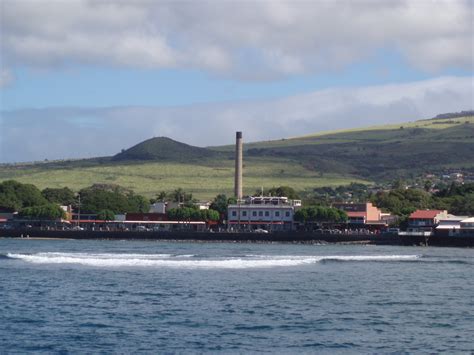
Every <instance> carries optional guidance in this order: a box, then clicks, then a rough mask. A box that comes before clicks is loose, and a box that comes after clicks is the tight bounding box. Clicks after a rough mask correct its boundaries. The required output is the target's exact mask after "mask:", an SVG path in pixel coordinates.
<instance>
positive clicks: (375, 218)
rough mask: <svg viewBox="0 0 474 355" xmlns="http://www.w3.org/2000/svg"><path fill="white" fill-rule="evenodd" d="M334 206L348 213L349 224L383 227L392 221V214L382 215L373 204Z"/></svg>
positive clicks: (342, 204) (335, 204) (337, 204)
mask: <svg viewBox="0 0 474 355" xmlns="http://www.w3.org/2000/svg"><path fill="white" fill-rule="evenodd" d="M332 206H333V207H334V208H337V209H340V210H342V211H344V212H346V214H347V223H348V224H353V225H361V226H362V225H363V226H369V225H372V226H381V227H383V226H387V225H388V221H391V218H390V217H391V216H390V214H388V213H382V211H381V210H380V209H378V208H377V207H376V206H374V205H373V204H372V203H371V202H366V203H334V204H333V205H332Z"/></svg>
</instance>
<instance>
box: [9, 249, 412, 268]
mask: <svg viewBox="0 0 474 355" xmlns="http://www.w3.org/2000/svg"><path fill="white" fill-rule="evenodd" d="M7 256H8V257H9V258H13V259H20V260H23V261H26V262H30V263H35V264H79V265H86V266H93V267H155V268H185V269H248V268H271V267H285V266H286V267H289V266H298V265H305V264H315V263H318V262H324V261H336V262H337V261H342V262H348V261H357V262H361V261H392V262H394V261H412V260H417V259H418V258H420V256H419V255H326V256H294V255H291V256H290V255H244V256H238V257H220V258H212V257H205V258H199V257H198V256H196V255H172V254H120V253H101V254H95V253H90V254H89V253H58V252H54V253H36V254H15V253H9V254H7Z"/></svg>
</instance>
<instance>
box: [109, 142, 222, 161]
mask: <svg viewBox="0 0 474 355" xmlns="http://www.w3.org/2000/svg"><path fill="white" fill-rule="evenodd" d="M217 155H218V153H217V152H215V151H212V150H209V149H206V148H199V147H194V146H191V145H188V144H185V143H181V142H177V141H175V140H172V139H170V138H167V137H157V138H151V139H148V140H146V141H144V142H141V143H139V144H137V145H135V146H133V147H131V148H129V149H127V150H124V151H122V152H120V153H119V154H117V155H115V156H114V157H112V161H117V162H120V161H140V160H157V161H188V162H189V161H192V160H197V159H205V158H210V157H215V156H217Z"/></svg>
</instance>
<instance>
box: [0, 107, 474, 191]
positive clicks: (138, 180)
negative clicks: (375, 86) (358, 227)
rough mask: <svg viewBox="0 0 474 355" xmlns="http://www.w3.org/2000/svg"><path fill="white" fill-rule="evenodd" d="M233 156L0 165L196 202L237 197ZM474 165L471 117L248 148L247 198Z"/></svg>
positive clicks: (138, 150) (45, 182)
mask: <svg viewBox="0 0 474 355" xmlns="http://www.w3.org/2000/svg"><path fill="white" fill-rule="evenodd" d="M244 134H245V132H244ZM244 137H245V135H244ZM233 150H234V145H233V144H231V145H228V146H222V147H209V148H198V147H193V146H190V145H187V144H184V143H180V142H176V141H173V140H171V139H169V138H164V137H160V138H153V139H149V140H147V141H145V142H142V143H140V144H137V145H136V146H134V147H132V148H130V149H128V150H126V151H123V152H121V153H119V154H117V155H116V156H114V157H102V158H95V159H84V160H75V161H60V162H49V163H39V164H10V165H0V180H5V179H11V178H13V179H16V180H18V181H20V182H26V183H33V184H36V185H38V186H39V187H40V188H45V187H62V186H69V187H71V188H73V189H75V190H77V189H79V188H82V187H85V186H89V185H92V184H94V183H114V184H119V185H121V186H124V187H126V188H129V189H132V190H134V191H136V192H138V193H142V194H145V195H148V196H153V195H154V194H156V193H158V192H160V191H163V190H165V191H170V190H173V189H175V188H178V187H182V188H184V189H186V190H187V191H190V192H192V193H194V194H195V196H197V197H198V198H212V197H213V196H215V195H217V194H218V193H226V194H229V195H230V194H232V186H233V171H234V166H233ZM473 157H474V117H473V116H470V117H455V118H445V117H442V118H437V119H430V120H421V121H415V122H409V123H404V124H398V125H388V126H378V127H368V128H365V129H356V130H346V131H338V132H327V133H318V134H313V135H308V136H304V137H297V138H291V139H282V140H275V141H266V142H257V143H244V192H245V193H248V194H249V193H254V192H255V191H256V190H259V189H260V188H261V187H262V186H263V187H265V188H267V187H273V186H279V185H289V186H293V187H294V188H296V189H297V190H303V189H312V188H315V187H320V186H335V185H341V184H348V183H350V182H351V181H357V182H366V183H370V182H383V181H393V180H394V179H396V178H398V177H402V178H408V179H409V178H414V177H418V176H421V175H423V174H424V173H427V172H430V173H440V172H443V171H445V170H446V169H451V170H452V169H459V170H462V171H464V172H469V173H471V174H474V158H473Z"/></svg>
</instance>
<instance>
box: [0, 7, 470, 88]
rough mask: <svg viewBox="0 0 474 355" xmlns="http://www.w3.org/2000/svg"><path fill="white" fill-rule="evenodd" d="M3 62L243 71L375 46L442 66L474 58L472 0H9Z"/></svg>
mask: <svg viewBox="0 0 474 355" xmlns="http://www.w3.org/2000/svg"><path fill="white" fill-rule="evenodd" d="M1 10H2V11H1V13H0V16H1V36H2V41H1V48H0V49H1V53H2V54H1V55H2V57H3V60H4V62H5V63H7V65H13V64H22V65H28V66H52V65H57V64H63V65H69V64H74V63H85V64H106V65H107V64H109V65H122V66H131V67H145V68H170V67H186V68H189V67H192V68H202V69H205V70H210V71H214V72H218V73H224V74H225V75H230V76H237V77H240V78H245V79H260V78H268V77H271V76H275V75H292V74H297V73H304V72H315V71H320V70H327V69H338V68H341V67H344V66H345V65H348V64H350V63H352V62H354V61H356V60H361V59H363V58H365V57H367V56H370V55H371V54H372V53H374V52H375V50H376V49H377V48H389V49H391V50H395V51H399V52H400V53H402V54H403V55H404V56H405V57H406V58H407V60H408V61H409V62H410V63H412V64H413V65H414V66H415V67H417V68H420V69H422V70H427V71H433V72H436V71H438V70H440V69H443V68H447V67H456V68H468V69H472V66H473V40H472V36H473V32H472V31H473V5H472V2H471V1H469V0H440V1H429V0H426V1H425V0H421V1H420V0H407V1H383V2H381V1H376V0H357V1H350V0H340V1H289V0H288V1H287V0H275V1H257V2H247V1H224V2H218V1H211V0H208V1H206V0H203V1H196V2H191V1H189V2H188V1H175V2H168V1H146V0H137V1H133V2H132V1H129V2H124V1H92V0H68V1H64V0H56V1H47V2H43V1H30V0H3V1H2V2H1Z"/></svg>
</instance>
